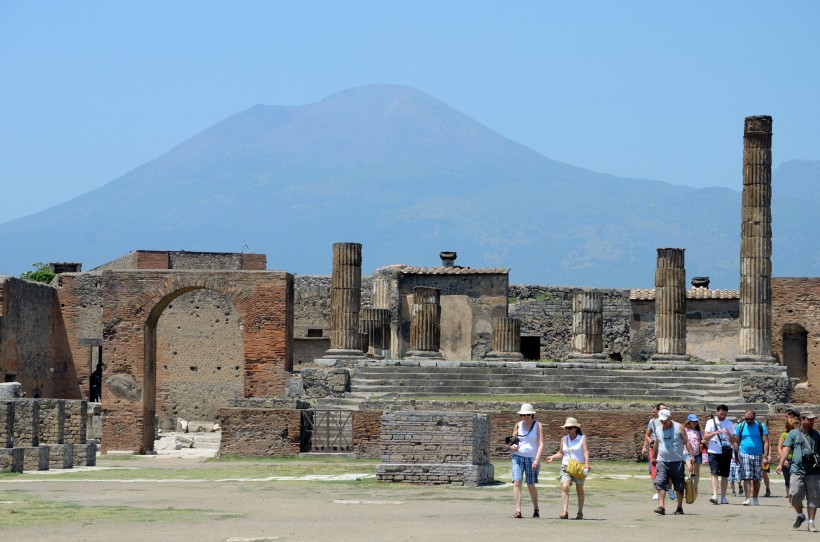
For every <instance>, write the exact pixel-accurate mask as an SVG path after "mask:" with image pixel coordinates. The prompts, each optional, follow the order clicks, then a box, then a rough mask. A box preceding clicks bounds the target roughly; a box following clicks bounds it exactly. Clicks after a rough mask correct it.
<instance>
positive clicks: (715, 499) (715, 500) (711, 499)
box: [709, 495, 720, 504]
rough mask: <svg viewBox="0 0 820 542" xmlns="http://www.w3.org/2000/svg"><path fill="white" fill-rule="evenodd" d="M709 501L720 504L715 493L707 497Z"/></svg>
mask: <svg viewBox="0 0 820 542" xmlns="http://www.w3.org/2000/svg"><path fill="white" fill-rule="evenodd" d="M709 502H710V503H712V504H720V501H719V500H718V496H717V495H712V497H711V498H710V499H709Z"/></svg>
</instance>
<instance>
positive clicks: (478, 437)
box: [376, 411, 493, 486]
mask: <svg viewBox="0 0 820 542" xmlns="http://www.w3.org/2000/svg"><path fill="white" fill-rule="evenodd" d="M489 437H490V421H489V417H488V416H487V415H486V414H478V413H475V412H418V411H403V412H391V413H389V414H385V415H383V416H382V427H381V463H379V466H378V467H377V470H376V478H377V479H378V480H380V481H388V482H409V483H416V484H451V485H472V486H474V485H482V484H487V483H490V482H491V481H492V479H493V466H492V464H491V463H490V455H489Z"/></svg>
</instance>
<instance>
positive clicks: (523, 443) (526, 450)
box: [515, 420, 538, 459]
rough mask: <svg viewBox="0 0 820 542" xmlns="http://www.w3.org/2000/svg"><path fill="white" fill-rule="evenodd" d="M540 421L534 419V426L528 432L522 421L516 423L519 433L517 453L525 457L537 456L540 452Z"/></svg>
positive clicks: (517, 433)
mask: <svg viewBox="0 0 820 542" xmlns="http://www.w3.org/2000/svg"><path fill="white" fill-rule="evenodd" d="M537 424H538V422H537V421H536V420H533V421H532V427H531V428H530V432H529V433H527V434H524V433H526V430H525V429H524V427H523V424H522V423H521V422H518V425H516V426H515V427H516V433H515V434H516V435H518V449H517V450H516V451H515V453H516V454H518V455H520V456H524V457H532V458H533V459H534V458H535V454H536V453H537V452H538V427H537Z"/></svg>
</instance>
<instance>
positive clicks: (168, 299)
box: [103, 271, 293, 452]
mask: <svg viewBox="0 0 820 542" xmlns="http://www.w3.org/2000/svg"><path fill="white" fill-rule="evenodd" d="M199 289H207V290H211V291H213V292H216V293H218V294H219V295H221V296H224V297H225V298H226V299H227V300H228V301H230V303H231V304H232V305H233V306H234V307H235V308H236V310H237V312H238V314H239V318H240V319H241V321H242V340H243V345H244V353H243V368H242V371H243V395H244V396H245V397H269V396H277V395H283V394H284V392H285V389H286V379H287V371H289V370H291V368H292V357H291V356H292V331H293V277H292V276H291V275H290V274H288V273H284V272H267V271H253V272H247V271H243V272H237V271H105V272H103V292H104V294H103V359H105V360H106V375H123V376H126V377H129V378H130V379H132V380H133V382H135V383H136V384H137V385H139V386H142V395H141V397H140V399H139V400H137V401H130V400H129V399H126V398H121V397H115V396H113V394H111V393H108V394H107V395H106V393H105V390H104V392H103V408H104V411H105V414H106V415H105V416H104V419H103V434H104V435H105V438H104V439H103V443H104V451H108V450H133V451H138V452H145V451H147V450H150V449H152V448H153V440H154V427H153V423H154V416H155V415H156V410H155V409H156V404H155V396H156V363H157V359H156V356H157V354H156V348H157V346H156V345H157V323H158V321H159V319H160V316H161V315H162V313H163V311H164V310H165V309H166V308H167V307H168V306H169V305H170V304H171V303H173V302H174V300H176V299H177V298H179V297H180V296H181V295H183V294H185V293H188V292H191V291H194V290H199ZM109 377H110V376H109Z"/></svg>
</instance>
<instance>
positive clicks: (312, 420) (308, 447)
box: [301, 410, 353, 453]
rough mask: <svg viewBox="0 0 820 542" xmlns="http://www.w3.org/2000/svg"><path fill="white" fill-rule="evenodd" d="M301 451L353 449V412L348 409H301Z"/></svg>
mask: <svg viewBox="0 0 820 542" xmlns="http://www.w3.org/2000/svg"><path fill="white" fill-rule="evenodd" d="M301 447H302V451H303V452H325V453H327V452H350V451H352V450H353V412H351V411H350V410H303V411H302V445H301Z"/></svg>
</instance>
